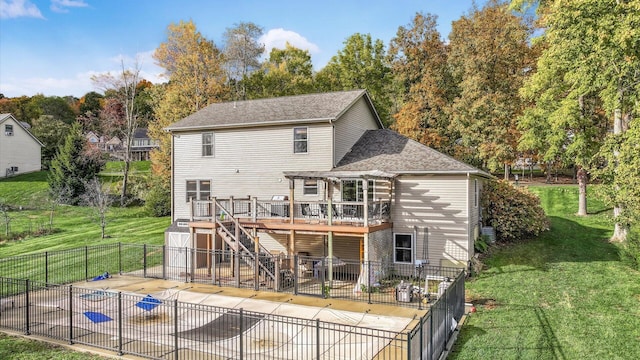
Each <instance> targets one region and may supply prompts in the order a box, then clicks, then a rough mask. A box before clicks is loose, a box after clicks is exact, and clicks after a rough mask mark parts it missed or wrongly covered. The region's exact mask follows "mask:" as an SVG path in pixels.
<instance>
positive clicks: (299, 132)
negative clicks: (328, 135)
mask: <svg viewBox="0 0 640 360" xmlns="http://www.w3.org/2000/svg"><path fill="white" fill-rule="evenodd" d="M308 133H309V128H307V127H296V128H293V153H294V154H306V153H307V152H309V134H308Z"/></svg>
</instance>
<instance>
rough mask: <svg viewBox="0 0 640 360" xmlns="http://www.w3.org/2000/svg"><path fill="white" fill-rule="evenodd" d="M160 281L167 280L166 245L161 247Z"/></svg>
mask: <svg viewBox="0 0 640 360" xmlns="http://www.w3.org/2000/svg"><path fill="white" fill-rule="evenodd" d="M162 280H167V245H162Z"/></svg>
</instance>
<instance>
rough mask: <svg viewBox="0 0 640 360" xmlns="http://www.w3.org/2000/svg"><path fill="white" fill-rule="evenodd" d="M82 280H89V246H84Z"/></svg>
mask: <svg viewBox="0 0 640 360" xmlns="http://www.w3.org/2000/svg"><path fill="white" fill-rule="evenodd" d="M84 281H89V247H88V246H85V247H84Z"/></svg>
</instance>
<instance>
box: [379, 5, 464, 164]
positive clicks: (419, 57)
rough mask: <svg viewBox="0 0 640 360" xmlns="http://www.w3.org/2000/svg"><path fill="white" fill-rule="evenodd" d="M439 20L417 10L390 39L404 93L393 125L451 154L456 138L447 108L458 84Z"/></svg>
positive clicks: (401, 88)
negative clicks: (454, 77) (449, 63)
mask: <svg viewBox="0 0 640 360" xmlns="http://www.w3.org/2000/svg"><path fill="white" fill-rule="evenodd" d="M436 20H437V19H436V17H435V16H433V15H430V14H421V13H417V14H416V15H415V17H414V18H413V21H412V23H411V24H409V25H408V26H401V27H399V28H398V31H397V33H396V36H395V37H394V38H393V39H392V40H391V45H390V48H389V55H390V57H391V58H392V61H391V65H392V70H393V74H394V76H395V81H396V83H397V84H398V86H399V88H400V89H399V90H400V94H401V95H400V103H401V105H400V109H399V111H398V112H397V113H396V114H395V115H394V118H395V122H394V125H393V128H394V129H395V130H396V131H398V132H399V133H401V134H403V135H405V136H407V137H409V138H412V139H414V140H416V141H419V142H421V143H423V144H425V145H427V146H430V147H432V148H434V149H436V150H439V151H442V152H445V153H452V146H453V141H454V140H455V138H454V137H453V135H452V134H451V132H450V130H449V123H450V121H449V114H448V107H449V105H450V103H451V102H452V101H453V99H454V97H455V95H456V93H457V87H456V85H455V83H454V82H453V79H452V76H451V72H450V71H449V67H448V65H447V48H446V46H445V44H444V42H443V41H442V39H441V37H440V33H439V32H438V30H437V28H436V25H437V23H436Z"/></svg>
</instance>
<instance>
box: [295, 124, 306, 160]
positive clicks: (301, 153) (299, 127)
mask: <svg viewBox="0 0 640 360" xmlns="http://www.w3.org/2000/svg"><path fill="white" fill-rule="evenodd" d="M296 129H307V138H306V139H305V140H304V141H305V142H306V143H307V151H305V152H296V142H302V140H296ZM308 153H309V127H308V126H296V127H294V128H293V154H294V155H304V154H308Z"/></svg>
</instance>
